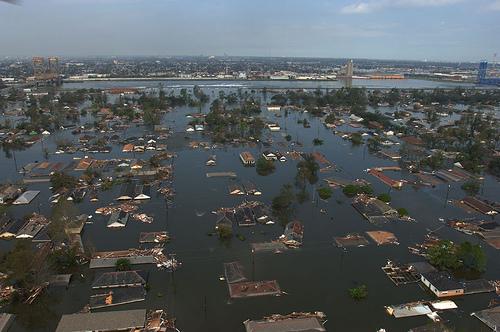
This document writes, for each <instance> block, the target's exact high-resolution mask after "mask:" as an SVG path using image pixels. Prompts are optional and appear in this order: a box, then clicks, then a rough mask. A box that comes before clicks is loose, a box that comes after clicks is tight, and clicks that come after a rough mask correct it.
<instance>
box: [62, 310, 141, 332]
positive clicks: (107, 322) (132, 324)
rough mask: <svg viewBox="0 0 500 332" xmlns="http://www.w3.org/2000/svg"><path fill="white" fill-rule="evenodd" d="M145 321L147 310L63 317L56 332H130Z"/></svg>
mask: <svg viewBox="0 0 500 332" xmlns="http://www.w3.org/2000/svg"><path fill="white" fill-rule="evenodd" d="M145 320H146V310H145V309H139V310H123V311H110V312H95V313H85V314H71V315H63V316H62V318H61V320H60V321H59V325H58V326H57V329H56V332H77V331H116V330H130V329H134V328H141V327H144V323H145Z"/></svg>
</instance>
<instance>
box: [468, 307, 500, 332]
mask: <svg viewBox="0 0 500 332" xmlns="http://www.w3.org/2000/svg"><path fill="white" fill-rule="evenodd" d="M472 316H475V317H477V319H479V320H480V321H481V322H483V323H484V324H486V325H488V327H489V328H490V329H492V330H493V331H498V330H499V328H500V306H498V307H495V308H491V309H485V310H482V311H478V312H474V313H473V314H472Z"/></svg>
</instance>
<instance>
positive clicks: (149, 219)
mask: <svg viewBox="0 0 500 332" xmlns="http://www.w3.org/2000/svg"><path fill="white" fill-rule="evenodd" d="M132 218H133V219H134V220H137V221H140V222H143V223H146V224H151V223H152V222H153V217H151V216H148V215H147V214H145V213H134V214H132Z"/></svg>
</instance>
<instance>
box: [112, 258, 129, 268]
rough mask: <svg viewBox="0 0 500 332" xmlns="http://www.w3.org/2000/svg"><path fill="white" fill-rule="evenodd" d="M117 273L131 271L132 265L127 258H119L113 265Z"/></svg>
mask: <svg viewBox="0 0 500 332" xmlns="http://www.w3.org/2000/svg"><path fill="white" fill-rule="evenodd" d="M115 267H116V270H117V271H130V270H131V269H132V264H131V263H130V260H128V259H127V258H120V259H118V260H117V261H116V264H115Z"/></svg>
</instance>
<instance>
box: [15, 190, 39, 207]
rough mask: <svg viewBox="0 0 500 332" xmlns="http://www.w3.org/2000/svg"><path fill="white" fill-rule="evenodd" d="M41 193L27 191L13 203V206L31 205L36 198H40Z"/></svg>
mask: <svg viewBox="0 0 500 332" xmlns="http://www.w3.org/2000/svg"><path fill="white" fill-rule="evenodd" d="M39 193H40V191H38V190H28V191H25V192H24V193H23V194H22V195H21V196H19V197H18V198H17V199H16V200H15V201H14V202H12V204H14V205H20V204H29V203H31V201H32V200H34V199H35V197H36V196H38V194H39Z"/></svg>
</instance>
